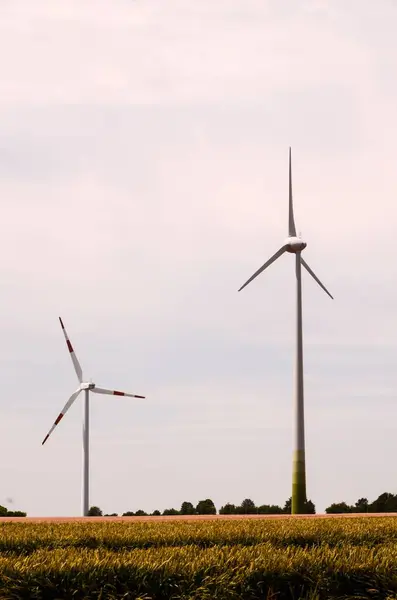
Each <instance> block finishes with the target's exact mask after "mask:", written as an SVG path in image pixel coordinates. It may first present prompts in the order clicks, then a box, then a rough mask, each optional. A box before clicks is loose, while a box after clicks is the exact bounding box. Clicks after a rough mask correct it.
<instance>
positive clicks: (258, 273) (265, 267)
mask: <svg viewBox="0 0 397 600" xmlns="http://www.w3.org/2000/svg"><path fill="white" fill-rule="evenodd" d="M286 249H287V246H282V247H281V248H280V250H277V252H276V254H273V256H272V257H271V258H269V260H268V261H266V262H265V264H264V265H262V266H261V268H260V269H258V270H257V271H256V273H254V274H253V275H252V277H250V278H249V279H248V281H246V282H245V283H244V285H242V286H241V288H240V289H239V290H238V291H239V292H241V290H242V289H243V288H245V286H246V285H248V284H249V283H251V281H252V280H253V279H255V277H258V275H260V274H261V273H262V271H264V270H265V269H267V267H268V266H269V265H271V264H272V263H274V261H275V260H277V259H278V258H279V256H281V255H282V254H284V252H285V251H286Z"/></svg>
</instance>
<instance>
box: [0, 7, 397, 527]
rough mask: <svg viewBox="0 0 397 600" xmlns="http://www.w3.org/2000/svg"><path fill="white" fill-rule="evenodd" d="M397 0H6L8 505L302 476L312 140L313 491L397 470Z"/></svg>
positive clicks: (308, 388)
mask: <svg viewBox="0 0 397 600" xmlns="http://www.w3.org/2000/svg"><path fill="white" fill-rule="evenodd" d="M396 26H397V6H396V4H395V2H394V1H392V0H380V2H377V3H374V2H369V0H333V1H332V2H331V1H327V0H218V1H217V2H213V1H212V0H201V1H200V2H197V1H193V0H167V1H166V2H165V1H164V0H112V1H110V0H95V1H94V0H90V1H89V0H69V1H68V2H67V3H65V2H63V1H62V0H36V1H35V2H34V3H33V2H31V1H30V0H12V1H11V0H3V2H1V4H0V73H1V77H0V198H1V207H2V219H1V220H0V239H1V244H2V249H3V250H2V252H1V254H0V267H1V274H2V277H1V279H0V286H1V293H0V308H1V314H2V320H1V337H2V343H1V344H0V381H1V387H2V394H1V397H0V450H1V457H2V460H1V461H0V481H1V494H0V504H3V505H6V506H7V507H8V508H10V509H19V510H25V511H27V513H28V514H29V515H30V516H56V515H70V516H74V515H79V514H81V464H82V398H80V397H79V398H78V400H77V401H76V402H75V404H74V405H73V406H72V407H71V409H70V411H69V412H68V413H67V415H66V416H65V418H64V419H63V421H62V422H61V423H60V424H59V426H58V427H57V428H56V430H55V431H54V433H53V435H52V436H51V438H50V439H49V440H48V442H47V443H46V444H45V445H44V446H42V445H41V442H42V440H43V438H44V436H45V434H46V433H47V431H48V430H49V428H50V427H51V425H52V423H53V422H54V419H55V418H56V416H57V415H58V413H59V412H60V410H61V409H62V407H63V406H64V404H65V403H66V401H67V399H68V398H69V396H70V395H71V394H72V392H73V391H74V390H75V389H76V387H77V379H76V376H75V373H74V371H73V366H72V363H71V361H70V357H69V356H68V352H67V349H66V346H65V341H64V339H63V336H62V332H61V329H60V326H59V322H58V316H61V317H62V318H63V321H64V323H65V326H66V328H67V330H68V333H69V335H70V338H71V341H72V343H73V345H74V347H75V351H76V354H77V357H78V358H79V360H80V362H81V364H82V367H83V370H84V374H85V376H86V378H87V379H90V378H92V379H93V381H94V382H95V383H96V384H97V385H101V386H104V387H109V388H115V389H121V390H124V391H128V392H132V393H136V394H142V395H146V399H145V400H138V399H132V398H118V397H114V398H113V397H110V396H96V395H94V394H92V395H91V427H90V435H91V438H90V449H91V458H90V460H91V462H90V505H97V506H100V507H101V508H102V510H103V511H104V512H117V513H120V514H121V513H122V512H124V511H128V510H130V511H136V510H138V509H144V510H146V511H150V512H151V511H153V510H155V509H159V510H164V509H165V508H169V507H176V508H179V507H180V505H181V503H182V502H183V501H191V502H193V503H194V504H196V503H197V502H198V501H199V500H200V499H204V498H208V497H209V498H212V499H213V501H214V502H215V504H216V506H217V508H218V509H219V508H220V506H222V505H223V504H225V503H226V502H233V503H235V504H238V503H240V502H241V501H242V500H243V499H244V498H252V499H253V500H254V501H255V502H256V504H258V505H259V504H279V505H284V502H285V501H286V499H287V498H288V497H289V496H290V495H291V476H292V443H293V356H294V355H293V353H294V299H295V296H294V263H293V258H292V257H291V256H290V255H284V256H282V257H281V258H280V259H279V260H278V261H277V262H276V263H275V264H274V265H272V266H271V267H270V268H269V269H268V270H267V271H266V273H264V274H263V275H262V276H261V277H260V278H258V279H257V280H255V282H253V283H251V284H250V285H249V286H248V287H247V288H246V289H244V291H242V292H241V293H237V290H238V288H239V287H240V286H241V285H242V284H243V283H244V282H245V281H246V280H247V279H248V277H250V275H251V274H252V273H253V272H254V271H256V270H257V269H258V268H259V266H260V265H261V264H263V263H264V262H265V260H266V259H267V258H269V257H270V256H271V255H272V254H273V253H274V252H275V251H276V250H277V249H278V248H279V247H280V246H281V244H282V243H283V240H284V239H285V237H286V236H287V233H288V229H287V225H288V219H287V212H288V147H289V146H291V147H292V160H293V187H294V203H295V218H296V223H297V229H298V231H300V232H301V235H302V236H303V238H304V239H305V241H306V242H307V248H306V249H305V251H304V258H305V260H306V261H307V262H308V263H309V265H310V266H311V268H312V269H313V270H314V271H315V273H316V274H317V276H318V277H319V278H320V279H321V280H322V281H323V283H324V284H325V285H326V286H327V288H328V289H329V290H330V292H331V294H332V295H333V296H334V297H335V300H333V301H332V300H330V298H329V297H328V296H327V295H326V294H324V292H323V291H322V290H321V289H320V288H319V287H318V286H317V284H316V283H315V282H314V281H313V280H312V279H311V278H310V276H309V275H308V273H306V272H304V273H303V320H304V368H305V417H306V455H307V495H308V497H309V498H311V499H312V500H313V502H314V503H315V505H316V509H317V512H323V511H324V509H325V508H326V506H329V504H331V503H332V502H339V501H346V502H348V503H354V502H355V501H356V500H357V499H358V498H360V497H363V496H364V497H367V498H368V499H369V500H370V501H372V500H374V499H375V498H376V497H377V496H379V495H380V494H381V493H383V492H385V491H388V492H392V493H397V470H396V468H395V465H394V459H393V457H394V456H395V454H396V451H397V441H396V436H395V427H396V422H397V402H396V400H397V391H396V390H397V387H396V383H397V382H396V365H397V342H396V333H397V319H396V309H395V307H396V304H397V264H396V260H395V256H394V241H395V239H396V238H395V232H396V219H397V170H396V167H395V164H396V159H395V138H396V133H397V113H396V109H395V107H396V102H397V83H396V78H395V72H396V67H397V39H396V37H395V31H396Z"/></svg>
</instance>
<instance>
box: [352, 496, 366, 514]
mask: <svg viewBox="0 0 397 600" xmlns="http://www.w3.org/2000/svg"><path fill="white" fill-rule="evenodd" d="M354 508H355V510H354V512H358V513H366V512H368V500H367V498H360V499H359V500H357V502H356V504H355V505H354Z"/></svg>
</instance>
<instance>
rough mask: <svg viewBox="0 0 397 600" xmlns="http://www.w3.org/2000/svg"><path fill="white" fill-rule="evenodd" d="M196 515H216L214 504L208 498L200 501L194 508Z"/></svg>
mask: <svg viewBox="0 0 397 600" xmlns="http://www.w3.org/2000/svg"><path fill="white" fill-rule="evenodd" d="M196 513H197V514H198V515H216V508H215V504H214V503H213V501H212V500H210V498H207V499H206V500H200V502H199V503H198V504H197V506H196Z"/></svg>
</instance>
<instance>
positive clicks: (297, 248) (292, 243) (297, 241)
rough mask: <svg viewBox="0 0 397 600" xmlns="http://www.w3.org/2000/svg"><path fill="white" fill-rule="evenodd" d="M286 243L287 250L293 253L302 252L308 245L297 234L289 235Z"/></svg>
mask: <svg viewBox="0 0 397 600" xmlns="http://www.w3.org/2000/svg"><path fill="white" fill-rule="evenodd" d="M285 245H286V246H287V252H290V253H291V254H297V253H298V252H302V250H304V249H305V248H306V246H307V244H306V242H304V241H303V240H302V239H301V238H298V237H296V236H291V237H288V238H287V239H286V240H285Z"/></svg>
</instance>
